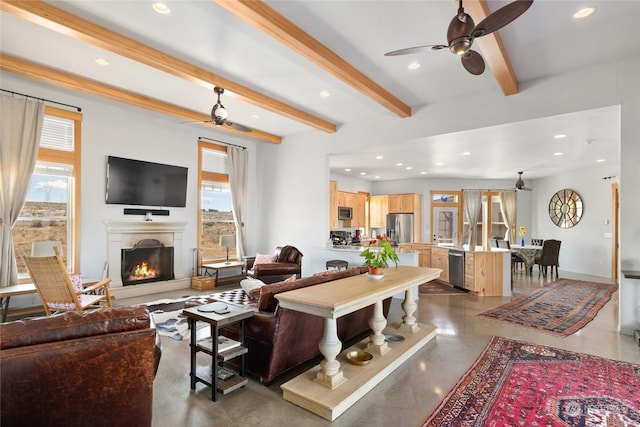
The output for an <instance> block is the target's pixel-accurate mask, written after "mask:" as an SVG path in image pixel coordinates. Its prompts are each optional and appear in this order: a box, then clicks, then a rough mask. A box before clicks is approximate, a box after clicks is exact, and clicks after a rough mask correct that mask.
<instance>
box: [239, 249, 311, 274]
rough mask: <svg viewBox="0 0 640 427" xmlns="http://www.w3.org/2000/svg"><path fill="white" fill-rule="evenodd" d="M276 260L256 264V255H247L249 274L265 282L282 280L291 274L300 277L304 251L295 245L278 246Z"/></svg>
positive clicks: (275, 253)
mask: <svg viewBox="0 0 640 427" xmlns="http://www.w3.org/2000/svg"><path fill="white" fill-rule="evenodd" d="M274 255H275V256H276V257H277V260H276V262H274V263H267V264H256V265H254V262H255V257H247V258H246V261H247V276H248V277H251V278H253V279H259V280H262V281H263V282H264V283H276V282H281V281H283V280H285V279H287V278H289V277H291V276H294V275H295V276H296V277H297V278H298V279H299V278H300V276H301V274H302V252H300V251H299V250H298V249H296V248H295V247H293V246H284V247H281V246H278V247H277V248H276V250H275V252H274Z"/></svg>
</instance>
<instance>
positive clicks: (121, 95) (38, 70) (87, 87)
mask: <svg viewBox="0 0 640 427" xmlns="http://www.w3.org/2000/svg"><path fill="white" fill-rule="evenodd" d="M0 70H2V71H6V72H9V73H14V74H18V75H21V76H25V77H28V78H30V79H33V80H39V81H41V82H45V83H49V84H53V85H56V86H60V87H63V88H66V89H71V90H74V91H77V92H84V93H88V94H90V95H95V96H100V97H103V98H107V99H111V100H114V101H118V102H122V103H125V104H129V105H133V106H135V107H139V108H144V109H147V110H150V111H154V112H156V113H161V114H166V115H168V116H172V117H176V118H178V119H180V120H184V121H192V122H206V121H209V120H211V116H209V115H207V114H202V113H199V112H197V111H192V110H188V109H186V108H183V107H179V106H177V105H174V104H169V103H167V102H164V101H160V100H157V99H154V98H150V97H148V96H144V95H140V94H137V93H134V92H130V91H127V90H124V89H119V88H117V87H114V86H110V85H106V84H104V83H100V82H97V81H95V80H90V79H86V78H84V77H80V76H76V75H74V74H70V73H66V72H63V71H59V70H54V69H52V68H48V67H45V66H42V65H39V64H34V63H32V62H29V61H25V60H23V59H20V58H16V57H13V56H9V55H6V54H2V53H0ZM202 124H203V125H205V126H209V127H215V128H216V129H217V130H221V131H224V132H229V133H232V134H235V135H240V136H243V137H249V138H255V139H259V140H262V141H266V142H271V143H274V144H280V143H281V142H282V138H281V137H280V136H278V135H273V134H270V133H267V132H263V131H260V130H256V129H254V130H253V131H252V132H241V131H239V130H237V129H234V128H231V127H228V126H215V125H213V124H210V123H202Z"/></svg>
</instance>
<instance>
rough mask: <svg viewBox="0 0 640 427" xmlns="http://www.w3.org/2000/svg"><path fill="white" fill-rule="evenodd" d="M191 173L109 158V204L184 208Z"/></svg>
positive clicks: (144, 162)
mask: <svg viewBox="0 0 640 427" xmlns="http://www.w3.org/2000/svg"><path fill="white" fill-rule="evenodd" d="M187 171H188V168H185V167H181V166H171V165H164V164H161V163H152V162H146V161H142V160H132V159H125V158H122V157H114V156H108V158H107V194H106V202H107V203H108V204H117V205H144V206H164V207H179V208H183V207H185V206H186V202H187Z"/></svg>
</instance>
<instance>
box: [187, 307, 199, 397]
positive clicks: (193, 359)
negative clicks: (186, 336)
mask: <svg viewBox="0 0 640 427" xmlns="http://www.w3.org/2000/svg"><path fill="white" fill-rule="evenodd" d="M187 324H188V325H189V330H190V332H191V342H190V343H189V356H190V360H191V370H190V375H189V376H190V377H191V390H195V389H196V381H197V380H196V321H195V320H193V319H192V318H190V317H188V318H187Z"/></svg>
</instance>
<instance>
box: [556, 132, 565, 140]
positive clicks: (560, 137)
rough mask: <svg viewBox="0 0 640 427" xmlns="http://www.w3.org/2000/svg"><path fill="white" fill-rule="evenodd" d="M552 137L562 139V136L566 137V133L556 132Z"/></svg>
mask: <svg viewBox="0 0 640 427" xmlns="http://www.w3.org/2000/svg"><path fill="white" fill-rule="evenodd" d="M553 137H554V138H555V139H562V138H566V137H567V135H565V134H563V133H560V134H558V135H553Z"/></svg>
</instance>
